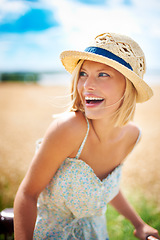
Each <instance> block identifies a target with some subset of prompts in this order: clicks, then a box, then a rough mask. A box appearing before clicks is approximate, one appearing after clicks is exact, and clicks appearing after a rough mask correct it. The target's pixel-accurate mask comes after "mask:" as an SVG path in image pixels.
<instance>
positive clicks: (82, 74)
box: [79, 71, 87, 77]
mask: <svg viewBox="0 0 160 240" xmlns="http://www.w3.org/2000/svg"><path fill="white" fill-rule="evenodd" d="M79 76H80V77H86V76H87V74H86V73H85V72H84V71H81V72H80V73H79Z"/></svg>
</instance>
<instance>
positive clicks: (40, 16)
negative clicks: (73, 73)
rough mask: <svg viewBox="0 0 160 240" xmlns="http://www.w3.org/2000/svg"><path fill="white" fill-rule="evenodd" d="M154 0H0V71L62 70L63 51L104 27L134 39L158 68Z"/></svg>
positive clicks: (159, 5) (159, 16) (157, 5)
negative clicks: (60, 56) (61, 56)
mask: <svg viewBox="0 0 160 240" xmlns="http://www.w3.org/2000/svg"><path fill="white" fill-rule="evenodd" d="M159 26H160V1H159V0H147V1H146V0H30V1H29V0H28V1H27V0H26V1H24V0H0V71H52V70H61V69H62V66H61V63H60V60H59V54H60V53H61V52H62V51H63V50H68V49H73V50H75V49H76V50H83V49H84V48H85V47H86V45H88V40H89V39H90V38H92V37H94V36H95V35H96V34H100V33H103V32H108V31H111V32H119V33H122V34H126V35H129V36H131V37H132V38H134V39H135V40H136V41H137V42H138V43H139V44H140V45H141V47H142V49H143V50H144V52H145V54H146V60H147V66H148V69H160V60H159V56H160V27H159Z"/></svg>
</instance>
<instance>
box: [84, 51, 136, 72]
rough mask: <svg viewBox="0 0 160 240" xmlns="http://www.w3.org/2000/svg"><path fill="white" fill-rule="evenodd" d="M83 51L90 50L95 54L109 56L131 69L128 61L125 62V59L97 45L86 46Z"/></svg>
mask: <svg viewBox="0 0 160 240" xmlns="http://www.w3.org/2000/svg"><path fill="white" fill-rule="evenodd" d="M84 51H85V52H90V53H95V54H98V55H101V56H103V57H107V58H110V59H112V60H114V61H116V62H119V63H120V64H122V65H123V66H125V67H127V68H129V69H130V70H132V71H133V69H132V67H131V65H130V64H129V63H127V62H126V61H125V60H123V59H122V58H120V57H118V56H117V55H115V54H114V53H112V52H110V51H108V50H106V49H103V48H99V47H87V48H86V49H85V50H84Z"/></svg>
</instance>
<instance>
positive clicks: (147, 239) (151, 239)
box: [146, 236, 159, 240]
mask: <svg viewBox="0 0 160 240" xmlns="http://www.w3.org/2000/svg"><path fill="white" fill-rule="evenodd" d="M146 240H159V239H158V238H156V237H153V236H148V237H147V238H146Z"/></svg>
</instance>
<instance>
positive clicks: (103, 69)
mask: <svg viewBox="0 0 160 240" xmlns="http://www.w3.org/2000/svg"><path fill="white" fill-rule="evenodd" d="M81 70H84V71H87V69H85V68H84V67H82V68H81ZM101 71H109V72H110V71H112V70H111V69H109V68H108V67H106V68H101V69H98V70H97V71H96V72H101Z"/></svg>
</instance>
